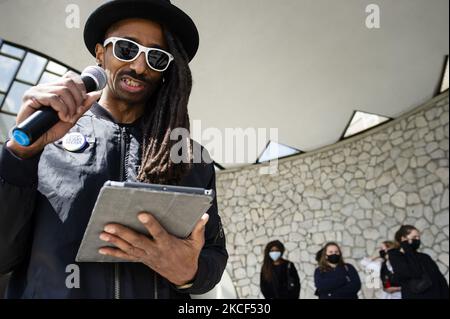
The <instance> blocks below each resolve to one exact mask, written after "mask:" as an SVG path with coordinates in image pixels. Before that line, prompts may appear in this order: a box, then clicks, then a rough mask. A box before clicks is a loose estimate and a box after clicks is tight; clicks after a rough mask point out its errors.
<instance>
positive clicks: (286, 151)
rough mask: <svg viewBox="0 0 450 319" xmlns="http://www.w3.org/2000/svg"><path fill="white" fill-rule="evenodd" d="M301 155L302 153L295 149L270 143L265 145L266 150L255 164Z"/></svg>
mask: <svg viewBox="0 0 450 319" xmlns="http://www.w3.org/2000/svg"><path fill="white" fill-rule="evenodd" d="M302 153H303V152H302V151H300V150H298V149H296V148H293V147H290V146H287V145H284V144H279V143H277V142H273V141H270V142H269V143H268V144H267V146H266V149H265V150H264V151H263V152H262V154H261V155H260V156H259V157H258V159H257V160H256V164H259V163H264V162H268V161H271V160H274V159H279V158H284V157H288V156H292V155H297V154H302Z"/></svg>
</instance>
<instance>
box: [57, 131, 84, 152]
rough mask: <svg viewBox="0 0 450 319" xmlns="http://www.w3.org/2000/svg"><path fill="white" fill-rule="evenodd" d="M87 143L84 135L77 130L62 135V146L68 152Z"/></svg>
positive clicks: (81, 147)
mask: <svg viewBox="0 0 450 319" xmlns="http://www.w3.org/2000/svg"><path fill="white" fill-rule="evenodd" d="M86 144H87V140H86V137H85V136H84V135H83V134H81V133H78V132H75V133H69V134H67V135H66V136H64V138H63V140H62V146H63V147H64V149H65V150H67V151H69V152H78V151H81V150H82V149H83V148H84V147H85V146H86Z"/></svg>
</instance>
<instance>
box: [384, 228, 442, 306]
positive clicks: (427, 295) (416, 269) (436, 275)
mask: <svg viewBox="0 0 450 319" xmlns="http://www.w3.org/2000/svg"><path fill="white" fill-rule="evenodd" d="M395 240H396V241H397V242H398V243H399V245H400V249H393V250H390V251H389V252H388V254H389V260H390V262H391V265H392V268H393V269H394V273H395V275H396V277H397V279H398V281H399V283H400V285H401V286H402V299H448V297H449V292H448V289H449V286H448V283H447V280H446V279H445V277H444V276H443V275H442V273H441V271H440V270H439V267H438V266H437V264H436V263H435V262H434V261H433V260H432V259H431V257H430V256H429V255H427V254H424V253H420V252H418V249H419V247H420V244H421V242H420V233H419V231H418V230H417V228H415V227H414V226H410V225H404V226H401V227H400V229H399V230H398V231H397V233H396V234H395Z"/></svg>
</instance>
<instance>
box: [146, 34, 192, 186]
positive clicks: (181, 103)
mask: <svg viewBox="0 0 450 319" xmlns="http://www.w3.org/2000/svg"><path fill="white" fill-rule="evenodd" d="M163 32H164V36H165V39H166V42H167V46H168V51H169V52H170V53H171V54H172V55H173V56H174V58H175V60H174V61H173V62H172V64H171V65H170V67H169V69H168V70H166V71H165V72H164V74H163V79H164V80H163V82H162V83H161V85H160V87H159V88H158V90H157V91H155V92H154V94H153V96H152V97H151V98H150V99H149V101H148V102H147V107H146V113H145V114H144V121H143V122H142V123H143V145H142V162H141V166H140V168H139V172H138V177H137V178H138V180H139V181H141V182H145V183H154V184H170V185H176V184H179V183H180V182H181V179H182V178H183V177H184V176H185V175H186V174H187V173H188V172H189V171H190V170H191V168H192V158H193V150H192V142H191V139H190V137H185V136H184V137H183V138H181V140H171V133H172V132H173V130H174V129H176V128H184V129H186V130H187V131H188V132H189V131H190V123H189V114H188V109H187V106H188V101H189V96H190V94H191V90H192V74H191V70H190V68H189V64H188V63H189V58H188V56H187V53H186V51H185V49H184V47H183V45H182V43H181V42H180V41H179V40H178V38H177V37H176V36H175V35H174V34H172V33H171V32H169V31H168V30H167V29H166V28H164V27H163ZM149 104H150V105H149ZM183 139H184V140H183ZM180 142H181V143H183V149H184V150H185V151H187V154H184V156H183V162H182V163H178V164H177V163H175V162H173V160H172V159H171V156H170V155H171V149H172V147H173V146H174V145H175V144H177V143H180Z"/></svg>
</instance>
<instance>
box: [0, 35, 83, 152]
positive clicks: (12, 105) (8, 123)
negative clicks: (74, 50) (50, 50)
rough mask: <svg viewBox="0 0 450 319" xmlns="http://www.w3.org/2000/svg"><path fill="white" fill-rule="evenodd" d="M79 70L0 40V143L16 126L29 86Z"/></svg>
mask: <svg viewBox="0 0 450 319" xmlns="http://www.w3.org/2000/svg"><path fill="white" fill-rule="evenodd" d="M68 70H72V71H74V72H77V73H79V72H78V71H76V70H74V69H72V68H70V67H68V66H66V65H64V64H63V63H60V62H57V61H55V60H52V59H50V58H49V57H46V56H45V55H43V54H40V53H39V52H35V51H34V50H31V49H28V48H25V47H22V46H20V45H17V44H13V43H9V42H6V41H2V39H0V144H3V143H4V142H5V140H6V138H7V137H8V132H9V131H10V130H11V128H12V127H13V126H14V125H15V116H16V115H17V112H18V111H19V109H20V106H21V104H22V97H23V94H24V93H25V91H26V90H28V89H29V88H30V87H32V86H34V85H36V84H41V83H48V82H52V81H55V80H57V79H59V78H60V77H61V76H62V75H63V74H64V73H66V72H67V71H68Z"/></svg>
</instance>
